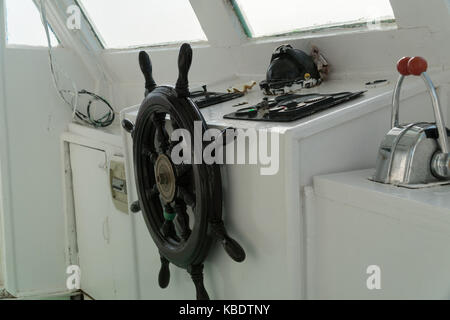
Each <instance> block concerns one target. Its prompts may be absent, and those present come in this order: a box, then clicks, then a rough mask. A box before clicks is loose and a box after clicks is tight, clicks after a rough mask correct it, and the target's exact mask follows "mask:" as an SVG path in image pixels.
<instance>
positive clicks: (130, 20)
mask: <svg viewBox="0 0 450 320" xmlns="http://www.w3.org/2000/svg"><path fill="white" fill-rule="evenodd" d="M78 2H79V4H80V5H81V7H82V8H83V10H84V12H85V13H86V15H87V17H88V19H89V20H90V22H91V24H92V26H93V27H94V29H96V32H97V34H98V36H99V38H100V39H101V40H102V42H103V45H104V46H105V48H131V47H139V46H147V45H160V44H168V43H178V42H183V41H190V42H194V41H205V40H206V36H205V34H204V32H203V30H202V28H201V26H200V23H199V21H198V19H197V16H196V15H195V13H194V10H193V9H192V7H191V4H190V2H189V0H166V1H161V0H78Z"/></svg>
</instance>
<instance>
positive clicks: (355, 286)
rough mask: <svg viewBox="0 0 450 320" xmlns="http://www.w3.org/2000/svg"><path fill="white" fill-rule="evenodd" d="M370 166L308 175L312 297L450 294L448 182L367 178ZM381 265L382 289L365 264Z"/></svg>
mask: <svg viewBox="0 0 450 320" xmlns="http://www.w3.org/2000/svg"><path fill="white" fill-rule="evenodd" d="M373 172H374V170H373V169H371V170H363V171H356V172H348V173H340V174H334V175H329V176H320V177H316V178H315V179H314V191H315V198H316V199H315V208H314V218H315V221H314V225H315V230H314V231H313V233H314V238H313V242H314V249H315V253H314V254H313V256H314V261H313V262H311V263H312V265H313V267H314V269H313V270H314V272H313V273H312V274H311V275H310V276H311V277H313V281H312V283H313V294H312V295H311V296H309V298H316V299H449V298H450V273H449V272H448V270H449V268H450V254H449V252H448V241H449V231H450V197H449V196H450V187H449V186H444V187H438V188H430V189H422V190H410V189H404V188H399V187H394V186H390V185H383V184H379V183H375V182H371V181H369V180H368V179H367V178H368V177H369V176H371V175H372V174H373ZM370 265H377V266H379V267H380V268H381V284H382V287H381V290H368V289H367V286H366V280H367V278H368V277H369V275H368V274H366V269H367V267H368V266H370Z"/></svg>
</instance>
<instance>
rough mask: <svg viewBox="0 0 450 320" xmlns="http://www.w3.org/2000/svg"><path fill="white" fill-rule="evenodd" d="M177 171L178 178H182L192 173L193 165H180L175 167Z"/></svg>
mask: <svg viewBox="0 0 450 320" xmlns="http://www.w3.org/2000/svg"><path fill="white" fill-rule="evenodd" d="M175 170H176V173H177V178H178V179H179V178H182V177H184V176H185V175H186V174H188V173H190V172H192V165H190V164H180V165H176V166H175Z"/></svg>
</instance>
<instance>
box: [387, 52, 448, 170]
mask: <svg viewBox="0 0 450 320" xmlns="http://www.w3.org/2000/svg"><path fill="white" fill-rule="evenodd" d="M427 68H428V64H427V62H426V60H425V59H423V58H421V57H414V58H410V57H404V58H402V59H400V60H399V61H398V63H397V70H398V71H399V73H400V78H399V79H398V81H397V85H396V86H395V89H394V96H393V101H392V119H391V124H392V128H394V127H399V109H400V91H401V88H402V85H403V82H404V80H405V77H406V76H409V75H414V76H421V77H422V79H423V80H424V82H425V85H426V86H427V89H428V92H429V93H430V96H431V101H432V104H433V112H434V118H435V119H436V127H437V130H438V132H439V145H440V147H441V152H440V153H437V154H436V155H435V156H434V157H433V160H432V169H433V173H434V174H435V175H436V176H438V177H440V178H445V179H447V178H450V155H449V147H448V137H447V129H446V126H445V121H444V117H443V116H442V109H441V104H440V101H439V96H438V94H437V92H436V88H435V86H434V85H433V81H432V80H431V78H430V77H429V76H428V73H427V72H426V71H427Z"/></svg>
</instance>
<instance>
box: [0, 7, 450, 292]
mask: <svg viewBox="0 0 450 320" xmlns="http://www.w3.org/2000/svg"><path fill="white" fill-rule="evenodd" d="M51 2H52V3H55V4H57V5H61V6H64V5H65V4H67V3H69V2H70V1H68V0H67V1H66V0H57V1H54V0H52V1H51ZM1 3H3V0H0V4H1ZM391 3H392V5H393V8H394V12H395V14H396V17H397V24H398V30H386V31H374V32H361V31H360V30H355V31H352V32H350V33H349V32H344V33H341V32H340V31H333V32H327V33H324V34H313V35H306V36H305V35H302V36H293V37H287V38H286V37H285V38H271V39H262V40H256V41H253V40H248V39H246V38H245V37H243V34H242V29H241V27H240V25H239V23H238V22H237V19H236V17H235V15H234V14H233V13H232V11H231V10H230V8H229V6H228V4H227V3H226V2H225V1H208V0H191V4H192V6H193V8H194V11H195V12H196V13H197V15H198V17H199V21H200V23H201V25H202V27H203V29H204V30H205V33H206V35H207V37H208V39H209V43H208V45H202V46H195V48H194V63H193V67H192V72H191V75H190V78H191V81H192V83H193V85H194V86H197V85H200V84H204V83H210V82H215V81H217V80H218V79H224V78H227V77H228V78H230V77H235V78H234V79H235V80H236V82H238V83H239V82H240V79H241V78H240V77H239V75H240V76H241V77H242V78H254V79H255V80H261V79H262V78H263V77H264V76H263V74H264V72H265V70H266V68H267V66H268V63H269V59H270V55H271V53H272V51H273V49H274V48H275V47H276V46H278V45H279V44H281V43H285V42H290V43H292V44H293V45H294V46H295V47H297V48H300V49H304V50H307V51H309V48H310V46H311V45H317V46H319V47H320V48H321V50H322V51H323V53H324V54H325V55H326V57H327V58H328V59H329V60H330V63H331V64H332V70H333V74H332V78H333V79H341V80H343V82H341V84H342V87H344V88H345V89H347V90H348V89H353V88H355V89H356V88H357V87H358V83H359V82H358V81H359V80H358V81H355V79H361V80H374V79H379V78H389V79H394V78H395V76H394V72H393V71H394V63H395V61H396V60H397V59H398V58H399V57H401V56H404V55H422V56H424V57H426V58H427V59H428V60H429V62H430V66H431V67H432V69H433V70H436V71H437V70H448V68H449V65H450V58H449V55H448V54H447V52H448V51H449V49H450V48H449V47H448V46H449V42H448V41H447V39H448V36H449V21H450V20H449V19H448V18H449V17H448V15H449V10H448V1H444V0H430V1H421V0H391ZM0 8H1V7H0ZM55 12H56V11H54V10H50V12H49V18H50V19H52V21H51V22H52V26H53V27H54V29H55V31H56V32H57V33H58V35H59V36H60V38H61V40H62V42H63V44H64V49H58V50H56V51H57V52H56V55H57V58H58V61H59V63H60V64H61V65H62V66H63V67H64V69H65V70H66V71H67V72H68V73H69V74H70V75H71V77H73V78H74V79H75V80H76V81H77V83H78V84H81V85H80V86H83V87H85V88H87V89H91V88H94V87H96V88H99V89H104V88H105V87H106V88H107V89H109V92H112V93H111V94H109V95H107V97H108V98H109V99H110V100H111V101H112V102H113V105H114V106H115V107H117V108H125V107H127V106H131V105H135V104H138V103H140V101H141V100H142V95H143V90H142V88H143V78H142V75H141V74H140V71H139V68H138V64H137V51H104V52H103V51H101V50H100V49H99V47H98V45H97V46H95V44H94V42H95V41H93V40H92V39H83V38H82V36H83V35H84V34H88V33H89V32H85V30H83V32H78V33H75V34H73V33H71V32H69V31H67V30H66V29H65V16H64V14H62V15H60V16H59V17H58V16H57V17H56V18H55ZM62 12H64V11H62ZM0 13H1V11H0ZM2 19H3V16H2V18H1V19H0V22H1V21H2ZM3 26H4V23H2V24H1V27H0V31H1V30H2V29H3ZM1 34H2V37H3V34H4V33H3V32H1ZM86 48H89V50H88V49H86ZM149 51H150V54H151V57H152V59H153V61H154V64H155V68H154V69H155V78H156V80H157V82H158V83H160V84H162V83H171V84H173V83H174V82H175V80H176V77H177V74H176V58H177V54H178V52H177V48H174V47H162V48H151V49H149ZM0 58H1V59H0V74H2V78H0V93H2V92H3V93H4V94H0V97H2V98H1V100H0V115H1V116H0V121H1V123H0V124H2V125H0V130H1V132H0V133H1V134H0V148H1V149H0V150H1V158H0V165H1V172H2V174H1V179H2V197H3V201H2V205H3V210H4V212H3V218H4V226H3V227H4V231H5V232H4V243H3V244H4V248H5V274H6V278H5V280H6V281H5V282H6V286H7V288H8V290H9V291H11V293H13V294H16V295H28V294H34V293H39V292H42V291H45V292H46V293H48V292H55V291H59V290H65V289H64V288H65V287H64V286H65V276H66V275H65V267H66V262H65V258H64V253H65V239H66V238H65V232H64V228H63V227H62V226H63V225H64V223H65V222H64V217H63V214H62V210H63V209H62V208H63V204H62V200H61V199H62V191H61V190H62V183H61V181H62V179H61V175H60V173H59V172H60V171H59V168H60V165H59V162H58V160H59V159H58V155H59V145H58V142H59V140H58V139H59V135H60V133H61V132H63V131H64V130H65V128H66V126H67V124H68V123H69V122H70V120H71V117H70V116H71V115H70V110H67V109H66V107H64V106H63V105H62V104H61V103H60V101H59V100H58V98H57V97H56V93H55V92H54V89H53V88H52V85H51V78H50V74H49V70H48V64H47V55H46V51H45V50H43V49H30V48H26V49H25V48H8V49H6V52H5V51H4V48H3V41H2V43H1V44H0ZM3 64H4V66H5V67H4V72H1V71H2V67H3ZM444 75H445V74H444ZM236 76H238V77H236ZM3 78H4V79H3ZM447 78H448V77H447ZM433 79H436V78H435V77H433ZM2 80H6V81H2ZM110 81H113V84H111V83H110ZM2 82H5V83H4V84H3V85H2ZM231 82H234V81H230V82H227V83H226V85H225V83H223V84H221V85H222V87H221V89H226V86H228V85H229V84H231ZM356 82H358V83H356ZM355 83H356V85H355ZM110 84H111V85H110ZM109 85H110V86H109ZM359 85H360V83H359ZM3 86H6V87H5V88H4V90H3ZM440 86H441V90H442V92H441V99H445V101H447V102H446V103H445V104H444V105H446V106H447V109H448V94H449V90H448V80H446V77H445V76H443V77H442V79H441V83H440ZM323 88H326V87H325V86H324V87H323ZM328 88H329V89H330V90H332V89H334V88H337V87H335V86H334V85H332V86H331V87H328ZM411 88H412V89H411V90H413V89H414V87H411ZM100 91H101V90H100ZM104 92H106V91H104ZM102 93H103V91H102ZM380 94H382V92H381V93H380ZM369 95H370V96H372V94H371V93H369ZM389 95H390V94H389V92H385V93H384V95H380V96H379V97H378V98H375V94H374V95H373V97H374V101H367V104H360V105H359V106H358V105H355V106H354V108H348V109H345V108H343V107H341V108H340V110H341V111H340V112H339V113H333V112H329V113H326V114H323V117H317V118H314V121H309V120H311V119H309V120H308V121H305V122H299V123H298V125H299V126H298V127H296V126H297V124H296V125H295V126H293V127H291V128H289V129H288V130H286V133H285V141H286V144H287V145H288V147H286V149H285V154H284V157H285V158H284V159H285V164H284V171H285V176H284V177H283V178H279V180H277V182H276V183H275V184H279V185H283V186H287V187H283V188H286V189H287V192H282V193H281V194H283V195H281V196H278V197H277V199H278V200H277V201H282V202H283V203H282V204H281V207H284V206H285V207H284V208H285V210H286V212H301V211H300V209H299V208H300V207H301V205H302V204H301V201H300V200H301V198H299V194H300V191H301V188H302V186H304V185H308V184H310V183H311V178H312V175H313V174H324V173H329V172H336V171H340V170H353V169H357V168H364V167H369V166H373V165H374V162H375V157H373V156H372V154H373V155H375V153H376V149H377V147H378V144H379V141H381V140H379V138H380V137H382V135H384V133H385V130H386V129H387V125H388V123H389V122H388V118H389V111H388V109H387V103H388V101H389V100H390V97H389ZM409 97H412V95H409ZM254 99H255V100H257V99H258V97H255V98H254ZM426 99H427V98H426V97H425V96H423V95H420V96H418V97H415V98H413V99H412V100H410V103H409V106H406V108H407V109H408V108H410V110H415V111H411V114H410V115H408V116H405V117H403V114H402V118H404V119H405V121H409V120H410V117H411V118H416V119H422V116H423V117H428V116H429V115H430V114H431V113H430V112H429V111H428V107H427V108H421V106H422V105H428V102H427V101H428V100H426ZM382 101H384V102H382ZM222 107H224V106H217V107H213V109H211V112H213V111H212V110H216V112H217V113H216V115H217V116H218V115H220V114H221V113H225V111H227V112H228V111H229V109H230V107H226V106H225V107H224V108H222ZM365 108H367V110H366V109H365ZM402 108H403V107H402ZM448 114H449V113H448ZM213 115H214V114H211V119H210V120H213ZM447 118H448V119H449V122H450V116H447ZM214 121H217V122H216V124H218V125H219V124H220V122H221V120H220V119H219V120H218V119H217V118H216V119H214ZM247 125H254V124H251V123H250V122H240V123H239V124H237V126H242V127H245V126H247ZM284 129H286V128H284ZM284 129H283V130H284ZM89 134H91V133H89ZM92 135H93V136H94V134H92ZM349 136H350V137H351V139H352V140H355V143H354V142H353V141H349V142H348V143H347V144H343V143H342V140H341V138H343V137H344V138H345V137H347V139H348V137H349ZM366 138H367V139H366ZM81 140H83V141H85V140H86V138H85V137H84V138H81ZM336 143H338V144H336ZM322 146H323V147H324V148H322ZM337 146H340V147H339V148H338V147H337ZM326 148H328V150H327V151H326V152H324V151H323V150H324V149H326ZM336 150H337V151H336ZM355 155H356V156H355ZM30 159H31V160H32V161H31V160H30ZM318 159H319V160H318ZM300 160H301V161H300ZM299 163H300V165H298V164H299ZM236 170H237V169H236ZM236 172H237V171H236ZM245 172H247V170H245ZM229 175H230V177H233V176H234V173H233V172H230V173H229ZM248 175H249V177H250V176H251V175H252V173H251V170H248ZM235 177H236V178H235V179H236V180H231V181H235V182H239V181H241V180H238V179H239V175H236V176H235ZM277 179H278V178H277ZM249 181H252V180H249ZM254 181H255V184H256V182H259V181H257V180H254ZM299 181H300V183H299ZM42 183H44V186H45V187H42ZM233 188H234V185H233ZM242 188H243V189H244V187H242ZM245 189H247V188H245ZM255 190H260V189H258V188H256V189H255ZM260 191H262V192H265V190H262V189H261V190H260ZM229 197H230V198H229V199H230V201H231V200H233V196H232V195H230V196H229ZM236 197H237V198H236V199H237V200H236V203H230V204H229V206H230V207H231V209H233V208H234V206H236V208H238V209H239V208H241V206H240V201H241V202H243V200H242V199H241V200H239V199H240V198H239V197H238V196H236ZM24 199H26V201H24ZM253 199H256V195H254V198H253ZM233 201H234V200H233ZM255 201H256V200H255ZM284 203H287V205H285V204H284ZM253 206H255V207H258V206H259V204H254V205H253ZM242 208H246V209H247V207H245V206H243V207H242ZM252 208H253V207H252ZM252 208H249V209H252ZM258 208H259V207H258ZM228 212H229V210H228V209H227V211H226V214H228V215H229V217H231V214H230V213H228ZM230 212H232V211H231V210H230ZM267 214H268V213H267ZM228 219H232V218H228ZM286 219H287V218H286ZM292 219H294V223H291V222H292V221H291V220H289V219H287V220H285V221H284V222H285V223H286V224H285V225H288V226H289V227H290V228H291V229H289V232H288V236H287V238H286V239H289V241H290V242H289V243H290V247H289V250H292V252H294V254H293V255H292V256H291V258H292V259H294V260H296V261H298V260H301V259H300V258H299V253H298V252H299V247H300V245H298V243H300V242H301V241H302V240H301V234H300V233H299V232H298V229H299V228H297V226H298V225H301V219H302V216H301V215H300V218H299V217H298V216H296V217H294V216H292ZM295 219H300V222H299V221H297V220H295ZM39 226H40V227H39ZM301 227H302V226H301ZM236 228H238V226H236ZM300 229H301V228H300ZM281 230H284V229H281ZM237 235H238V236H239V234H237ZM30 237H32V239H33V241H28V239H29V238H30ZM244 241H245V242H246V243H245V244H247V245H248V246H250V247H252V246H251V241H252V239H247V240H245V239H244ZM142 243H143V244H144V247H143V249H145V248H146V247H145V246H147V241H144V242H142ZM300 254H303V253H300ZM218 260H220V258H218ZM30 261H31V262H30ZM141 267H142V268H144V267H145V266H144V265H143V264H142V265H141ZM238 267H240V266H237V268H238ZM297 267H298V263H297V262H295V261H294V262H293V263H290V264H289V268H291V269H295V268H297ZM142 268H141V269H140V270H141V271H140V272H142V274H143V275H145V276H146V277H148V278H143V279H148V280H151V281H145V282H144V283H148V284H149V286H150V287H148V288H147V287H145V288H144V289H141V291H142V292H143V291H145V290H153V287H151V284H153V283H155V281H156V275H155V276H154V274H155V273H154V272H153V271H151V272H150V271H149V270H144V269H142ZM231 268H234V267H231ZM221 269H222V268H221ZM142 270H144V271H142ZM238 271H239V272H240V269H239V268H238ZM221 272H223V271H221ZM288 274H291V275H292V274H294V273H288ZM150 277H151V279H150ZM180 277H181V276H180ZM186 285H187V284H186ZM209 285H210V286H211V284H209ZM288 285H289V286H290V288H291V289H292V290H291V291H290V292H291V293H292V292H294V293H293V294H292V296H296V297H297V296H300V295H301V294H300V293H298V292H297V291H295V290H297V288H298V287H295V288H294V287H292V284H288ZM143 286H144V285H143ZM218 286H219V285H218ZM219 287H220V286H219ZM189 288H190V289H189V290H191V289H192V288H191V285H190V284H189ZM219 291H220V290H219ZM145 292H147V293H148V292H149V291H145ZM189 292H191V291H189ZM223 292H224V291H223ZM223 292H222V293H223ZM219 293H220V292H219ZM222 293H220V294H222ZM158 294H159V291H158Z"/></svg>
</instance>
